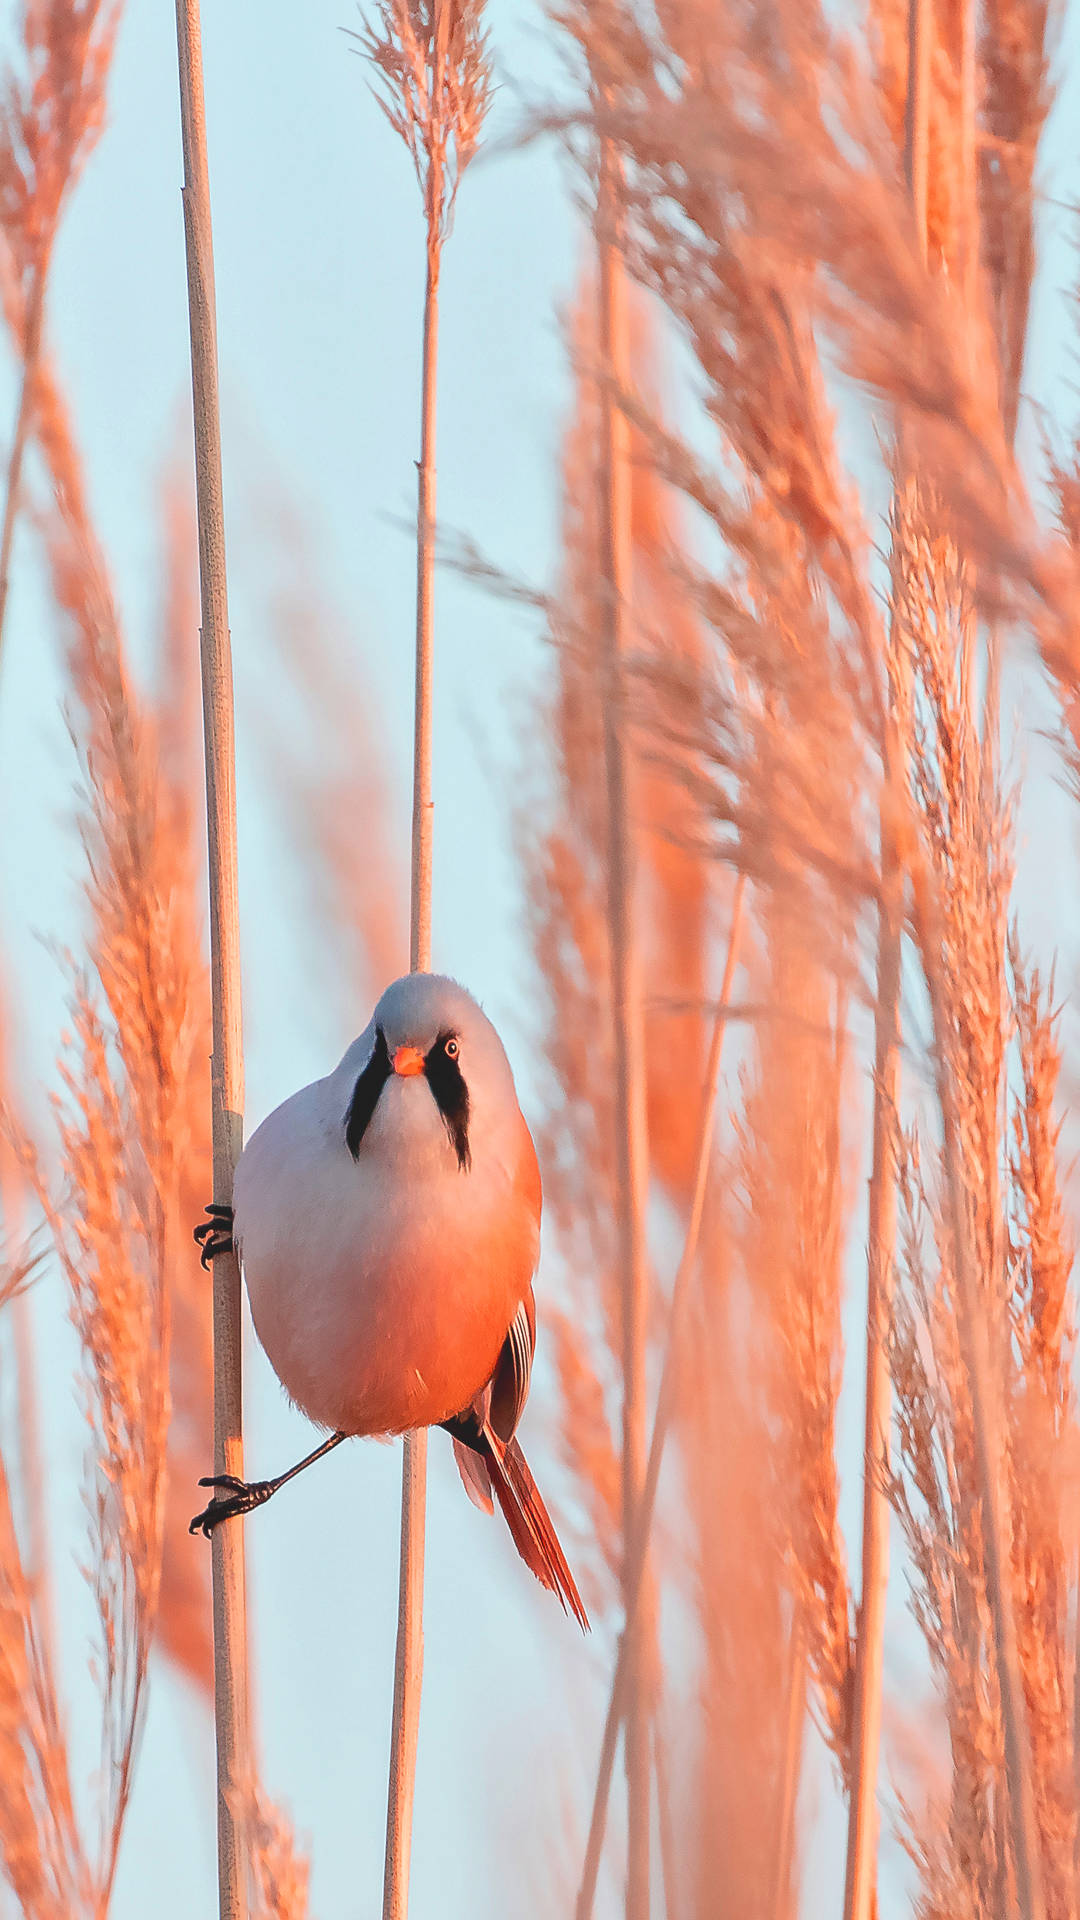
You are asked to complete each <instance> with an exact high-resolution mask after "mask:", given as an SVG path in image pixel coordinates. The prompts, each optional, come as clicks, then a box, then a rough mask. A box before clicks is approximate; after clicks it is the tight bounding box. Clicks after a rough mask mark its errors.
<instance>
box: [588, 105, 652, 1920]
mask: <svg viewBox="0 0 1080 1920" xmlns="http://www.w3.org/2000/svg"><path fill="white" fill-rule="evenodd" d="M619 182H620V175H619V168H618V163H617V161H616V158H615V155H614V152H613V150H612V148H611V146H610V143H609V142H606V141H604V142H602V143H601V154H600V180H599V190H598V196H597V244H598V251H599V264H600V308H599V322H600V356H601V365H602V370H603V384H602V389H601V395H600V443H599V444H600V463H599V465H600V472H599V480H600V574H601V579H602V581H603V587H604V601H603V635H604V670H605V683H606V684H605V690H604V693H605V697H604V769H605V777H606V784H607V838H608V849H607V851H608V859H607V873H608V918H609V924H610V930H611V937H610V957H611V1008H612V1018H613V1021H614V1055H615V1113H614V1118H615V1190H616V1207H617V1213H618V1237H619V1278H620V1292H621V1296H622V1371H623V1416H622V1524H623V1570H622V1590H623V1608H624V1615H625V1622H626V1624H625V1626H624V1629H623V1636H624V1641H623V1643H624V1646H625V1647H626V1656H625V1658H626V1667H627V1691H628V1703H627V1708H626V1784H627V1846H628V1861H627V1881H626V1913H627V1920H647V1916H648V1912H649V1895H650V1877H649V1840H650V1824H651V1822H650V1782H651V1776H652V1769H651V1765H650V1759H649V1697H648V1693H649V1670H648V1666H649V1663H648V1650H647V1646H646V1644H645V1625H644V1623H643V1622H642V1621H641V1620H639V1618H638V1614H637V1605H636V1595H635V1600H634V1605H633V1606H631V1592H632V1589H633V1585H634V1560H635V1550H634V1543H635V1540H636V1539H638V1538H640V1540H641V1543H642V1552H643V1555H644V1553H645V1551H646V1550H647V1540H648V1535H647V1532H645V1531H642V1530H641V1528H640V1526H639V1510H640V1506H641V1499H642V1489H643V1485H644V1477H645V1441H646V1432H647V1427H646V1421H647V1408H646V1378H645V1363H646V1355H647V1351H648V1304H649V1256H648V1241H647V1224H646V1209H647V1205H648V1193H649V1133H648V1114H647V1108H646V1092H645V1020H644V1011H643V1004H642V991H641V965H640V955H639V951H638V942H637V934H636V929H635V925H634V897H635V889H634V868H635V860H634V833H633V827H632V824H631V819H630V793H629V787H630V755H629V748H628V744H627V737H626V735H627V719H626V687H625V670H624V654H625V651H626V641H627V636H626V616H627V608H628V606H629V597H630V573H631V547H630V542H631V524H630V474H629V461H628V451H629V444H628V443H629V425H628V422H627V420H626V417H625V415H624V413H623V412H622V409H621V407H620V406H619V403H618V398H617V395H618V393H619V391H625V389H626V387H627V384H628V381H627V374H628V368H627V333H626V289H625V273H624V268H623V264H622V260H621V258H620V254H619V245H618V222H619ZM642 1572H643V1570H642Z"/></svg>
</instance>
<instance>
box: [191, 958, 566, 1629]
mask: <svg viewBox="0 0 1080 1920" xmlns="http://www.w3.org/2000/svg"><path fill="white" fill-rule="evenodd" d="M541 1205H542V1189H541V1181H540V1169H539V1164H538V1161H537V1157H536V1149H535V1147H534V1145H533V1140H532V1135H531V1134H530V1132H529V1128H528V1125H527V1123H526V1121H525V1117H524V1115H523V1114H522V1111H521V1108H520V1106H519V1105H518V1098H517V1092H516V1089H515V1085H514V1076H513V1072H512V1070H511V1067H510V1062H509V1060H508V1058H507V1055H506V1052H505V1049H504V1047H503V1044H502V1041H501V1040H500V1038H499V1036H498V1033H497V1032H496V1030H495V1028H494V1026H493V1025H492V1023H491V1021H490V1020H489V1019H488V1018H487V1015H486V1014H485V1013H484V1012H483V1009H482V1008H481V1007H480V1005H479V1003H478V1002H477V1001H476V1000H475V999H474V998H473V996H472V995H471V994H470V993H468V992H467V991H466V989H465V988H464V987H462V986H460V985H459V984H458V983H457V982H456V981H454V980H451V979H449V978H447V977H446V976H445V975H442V974H434V973H409V974H405V975H404V976H403V977H402V978H401V979H399V980H395V981H393V982H392V983H391V985H390V986H388V987H387V988H386V990H385V992H384V993H383V994H382V996H381V998H380V999H379V1001H378V1004H377V1005H376V1007H375V1011H374V1013H373V1015H372V1017H371V1020H370V1021H369V1023H368V1025H367V1026H366V1027H365V1029H364V1031H363V1033H362V1034H361V1035H360V1037H359V1039H357V1040H354V1041H353V1042H352V1044H351V1046H349V1047H348V1048H347V1049H346V1051H345V1053H344V1054H343V1056H342V1058H341V1060H340V1061H339V1063H338V1065H337V1066H336V1067H335V1068H334V1070H333V1072H332V1073H330V1074H328V1075H326V1077H325V1078H323V1079H321V1080H316V1081H314V1082H312V1084H311V1085H310V1086H306V1087H303V1088H301V1090H300V1091H299V1092H298V1093H294V1094H293V1095H292V1096H291V1098H289V1099H287V1100H285V1101H284V1102H283V1104H282V1105H281V1106H279V1107H277V1108H275V1110H274V1111H273V1112H272V1113H271V1114H269V1115H268V1117H267V1118H266V1119H265V1120H264V1121H263V1122H262V1125H261V1126H260V1127H258V1128H257V1129H256V1131H255V1132H254V1133H253V1134H252V1136H251V1139H250V1140H249V1141H248V1143H247V1145H246V1147H245V1148H244V1151H243V1153H242V1154H241V1156H240V1159H239V1162H238V1164H237V1168H236V1175H235V1180H234V1185H233V1198H232V1204H231V1206H222V1205H220V1204H218V1205H213V1206H210V1207H207V1208H206V1212H207V1214H208V1215H209V1219H208V1220H206V1221H204V1222H203V1223H202V1224H201V1225H200V1226H198V1227H197V1228H196V1229H195V1238H196V1240H197V1241H198V1242H199V1244H200V1246H201V1248H202V1259H203V1263H204V1265H208V1264H209V1262H210V1261H212V1260H213V1259H215V1258H217V1257H218V1256H219V1255H220V1254H222V1253H224V1252H228V1251H235V1252H236V1254H237V1256H238V1257H239V1259H240V1262H241V1266H242V1268H243V1273H244V1279H245V1282H246V1285H247V1292H248V1299H249V1301H250V1305H251V1314H252V1320H253V1322H254V1325H255V1331H256V1334H257V1335H258V1338H259V1341H260V1343H261V1345H262V1347H263V1349H264V1350H265V1352H266V1355H267V1357H268V1359H269V1361H270V1363H271V1365H272V1366H273V1368H274V1371H275V1372H276V1374H277V1376H278V1378H279V1380H280V1381H281V1383H282V1385H283V1387H284V1388H285V1391H286V1393H287V1395H288V1396H289V1398H290V1399H291V1400H292V1401H293V1402H294V1404H295V1405H296V1406H297V1407H299V1408H300V1409H301V1411H302V1412H303V1413H305V1414H306V1415H307V1416H308V1418H309V1419H310V1420H311V1421H312V1422H313V1423H314V1424H315V1425H316V1426H318V1427H321V1428H324V1429H327V1430H329V1433H330V1437H329V1438H328V1439H327V1440H325V1441H324V1442H323V1443H322V1445H321V1446H319V1447H316V1448H315V1449H314V1451H313V1452H312V1453H310V1454H307V1455H306V1456H305V1457H304V1459H303V1460H300V1461H298V1462H297V1464H296V1465H295V1466H294V1467H291V1468H290V1469H289V1470H288V1471H287V1472H286V1473H283V1474H279V1475H278V1476H277V1478H276V1479H273V1480H261V1481H251V1482H248V1481H242V1480H239V1479H237V1478H236V1477H235V1476H233V1475H230V1474H219V1475H215V1476H211V1477H208V1478H205V1479H203V1480H201V1481H200V1483H199V1484H200V1486H204V1487H210V1488H212V1489H213V1490H214V1491H213V1497H212V1499H211V1501H210V1504H209V1505H208V1506H207V1507H206V1509H205V1510H204V1512H202V1513H199V1514H196V1516H195V1518H194V1519H193V1520H192V1522H191V1526H190V1531H191V1532H192V1533H195V1532H199V1531H201V1532H202V1533H204V1534H205V1535H206V1536H207V1538H209V1537H210V1535H211V1534H212V1532H213V1530H214V1528H215V1527H216V1526H218V1525H220V1524H221V1523H222V1522H223V1521H225V1520H228V1519H230V1518H233V1517H235V1516H237V1515H239V1514H242V1513H248V1512H250V1511H252V1509H254V1508H255V1507H258V1506H261V1505H263V1504H264V1502H265V1501H266V1500H268V1499H270V1497H271V1496H272V1495H273V1494H274V1493H276V1492H277V1491H278V1489H279V1487H281V1486H284V1485H285V1483H286V1481H288V1480H291V1479H293V1478H294V1477H295V1475H296V1474H298V1473H300V1472H302V1471H303V1469H304V1468H305V1467H308V1466H310V1465H312V1464H313V1463H314V1462H315V1461H316V1460H318V1459H320V1458H321V1457H322V1456H323V1455H324V1454H325V1453H328V1452H329V1451H330V1449H331V1448H332V1447H335V1446H337V1445H339V1444H340V1443H341V1442H342V1441H343V1440H345V1439H348V1438H350V1437H352V1436H354V1435H378V1436H382V1437H387V1436H390V1435H394V1434H399V1433H405V1432H408V1431H409V1430H410V1429H413V1428H417V1427H442V1428H445V1430H446V1431H447V1432H448V1433H449V1435H450V1437H451V1440H452V1442H453V1449H454V1455H455V1458H456V1460H457V1465H458V1469H459V1471H460V1474H461V1478H462V1481H463V1483H464V1486H465V1491H466V1492H467V1494H468V1495H469V1498H470V1499H471V1500H472V1501H473V1503H474V1504H475V1505H477V1506H479V1507H481V1508H482V1509H483V1510H484V1511H486V1512H487V1513H492V1512H493V1511H494V1501H495V1500H497V1501H498V1504H499V1507H500V1509H501V1511H502V1513H503V1515H504V1516H505V1519H506V1522H507V1525H508V1526H509V1529H510V1533H511V1536H512V1538H513V1541H514V1545H515V1546H516V1548H517V1550H518V1553H519V1554H520V1556H521V1558H522V1559H523V1560H524V1562H525V1564H526V1566H528V1567H529V1568H530V1569H531V1570H532V1572H533V1573H534V1574H535V1575H536V1577H537V1579H538V1580H539V1581H540V1582H541V1584H542V1585H543V1586H545V1587H547V1588H548V1589H550V1590H551V1591H552V1592H553V1593H555V1594H556V1595H557V1596H558V1598H559V1600H560V1601H561V1602H562V1605H563V1608H564V1610H566V1611H568V1612H569V1613H571V1614H573V1616H574V1617H575V1618H576V1619H577V1621H578V1622H579V1623H580V1625H581V1626H582V1628H583V1629H585V1630H587V1629H588V1624H589V1622H588V1616H587V1614H586V1611H585V1607H584V1605H583V1604H582V1600H581V1596H580V1594H579V1593H578V1590H577V1586H576V1585H575V1582H574V1578H573V1575H572V1574H571V1572H570V1568H569V1566H568V1564H567V1561H566V1557H565V1555H564V1553H563V1550H562V1547H561V1546H560V1544H559V1539H558V1536H557V1534H556V1532H555V1528H554V1526H553V1524H552V1521H551V1518H550V1516H549V1514H548V1510H547V1508H546V1506H545V1504H544V1501H543V1499H542V1498H541V1495H540V1493H539V1490H538V1488H537V1486H536V1482H535V1481H534V1479H533V1477H532V1474H531V1473H530V1471H529V1468H528V1466H527V1465H526V1462H525V1456H524V1454H523V1453H522V1450H521V1446H520V1444H519V1442H518V1439H517V1429H518V1424H519V1422H520V1420H521V1416H522V1413H523V1412H524V1408H525V1403H526V1400H527V1398H528V1393H529V1382H530V1376H531V1372H532V1362H533V1354H534V1351H535V1346H536V1309H535V1302H534V1296H533V1281H534V1278H535V1275H536V1269H537V1265H538V1260H539V1252H540V1213H541ZM493 1496H494V1499H493Z"/></svg>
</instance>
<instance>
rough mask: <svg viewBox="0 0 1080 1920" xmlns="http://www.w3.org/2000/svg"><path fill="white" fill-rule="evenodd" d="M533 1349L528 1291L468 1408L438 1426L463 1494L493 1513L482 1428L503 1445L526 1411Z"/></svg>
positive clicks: (532, 1317)
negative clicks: (445, 1438)
mask: <svg viewBox="0 0 1080 1920" xmlns="http://www.w3.org/2000/svg"><path fill="white" fill-rule="evenodd" d="M535 1347H536V1308H535V1306H534V1304H533V1294H532V1288H531V1287H530V1288H529V1291H528V1293H527V1294H526V1295H525V1298H524V1300H523V1301H522V1302H521V1304H520V1306H519V1307H518V1310H517V1312H516V1313H515V1315H514V1318H513V1320H512V1321H511V1322H510V1331H509V1332H508V1334H507V1336H506V1339H505V1340H504V1341H503V1344H502V1350H501V1352H500V1354H499V1357H498V1359H497V1360H496V1362H495V1371H494V1373H493V1374H492V1376H491V1379H490V1380H489V1381H488V1383H487V1385H486V1387H485V1388H484V1390H483V1392H482V1393H479V1394H477V1396H476V1399H475V1400H474V1401H473V1404H472V1406H471V1407H466V1408H465V1409H464V1410H463V1411H462V1412H461V1413H459V1414H458V1415H457V1417H456V1419H453V1420H445V1421H444V1422H443V1425H444V1426H445V1428H446V1431H447V1432H448V1433H449V1434H450V1435H451V1437H452V1439H453V1442H454V1458H455V1460H456V1461H457V1464H458V1472H459V1473H460V1475H461V1478H462V1480H463V1482H464V1484H465V1491H466V1493H467V1494H468V1496H469V1499H470V1500H471V1501H472V1503H473V1505H474V1506H475V1507H480V1508H482V1510H483V1511H484V1512H485V1513H490V1512H491V1511H492V1504H491V1478H490V1475H489V1473H488V1469H487V1462H486V1459H485V1454H486V1451H487V1449H486V1447H485V1443H484V1438H483V1435H484V1429H485V1427H490V1428H491V1430H492V1432H493V1433H495V1434H496V1435H497V1436H498V1438H499V1440H500V1442H501V1443H502V1444H503V1445H504V1446H506V1445H508V1444H509V1442H510V1441H511V1440H512V1439H513V1437H514V1434H515V1432H516V1431H517V1426H518V1422H519V1420H520V1419H521V1416H522V1414H523V1413H524V1411H525V1402H526V1400H527V1399H528V1397H529V1381H530V1379H531V1377H532V1360H533V1352H534V1350H535Z"/></svg>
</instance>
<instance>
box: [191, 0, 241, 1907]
mask: <svg viewBox="0 0 1080 1920" xmlns="http://www.w3.org/2000/svg"><path fill="white" fill-rule="evenodd" d="M176 35H177V52H178V57H179V68H180V122H181V130H182V134H183V150H184V234H185V240H186V252H187V280H188V315H189V320H190V327H191V387H192V401H193V409H194V417H195V479H196V492H197V499H198V522H199V582H200V591H201V606H202V630H201V655H202V689H203V731H204V743H205V753H206V819H207V838H208V850H209V883H210V980H211V992H212V998H213V1038H214V1051H213V1059H212V1067H211V1102H212V1116H213V1150H214V1200H215V1202H216V1203H217V1204H220V1205H229V1204H231V1201H232V1189H233V1175H234V1173H235V1171H236V1162H237V1160H238V1158H239V1156H240V1149H241V1146H242V1144H243V1127H244V1122H243V1108H244V1067H243V1051H242V1032H241V1016H240V925H239V910H238V894H237V875H236V769H235V748H234V741H233V690H232V651H231V646H230V640H229V609H228V597H227V593H226V583H225V517H224V506H223V500H222V484H221V423H220V414H219V407H218V366H217V318H216V311H215V302H214V252H213V236H212V230H211V224H210V180H209V172H208V168H207V159H206V114H205V106H204V100H203V77H202V36H201V27H200V20H199V5H198V0H176ZM213 1272H214V1471H215V1473H219V1474H220V1473H231V1474H235V1475H236V1476H237V1478H238V1479H243V1474H244V1449H243V1418H242V1394H241V1388H242V1381H241V1321H240V1267H239V1262H238V1261H237V1259H236V1257H235V1255H229V1256H228V1257H226V1256H223V1255H219V1257H218V1258H217V1259H216V1260H215V1261H214V1263H213ZM212 1566H213V1597H214V1717H215V1725H216V1729H217V1786H218V1901H219V1912H220V1916H221V1920H244V1916H245V1915H246V1913H247V1879H246V1871H247V1863H246V1859H245V1850H244V1845H243V1835H242V1833H241V1831H240V1828H239V1825H238V1820H237V1814H236V1810H235V1809H236V1806H237V1804H238V1796H239V1794H240V1793H241V1791H242V1790H243V1789H244V1788H245V1787H246V1785H247V1783H248V1781H249V1778H250V1755H249V1750H248V1747H249V1722H248V1712H249V1709H248V1665H247V1606H246V1594H245V1578H244V1529H243V1528H242V1527H236V1526H233V1527H215V1529H214V1533H213V1542H212Z"/></svg>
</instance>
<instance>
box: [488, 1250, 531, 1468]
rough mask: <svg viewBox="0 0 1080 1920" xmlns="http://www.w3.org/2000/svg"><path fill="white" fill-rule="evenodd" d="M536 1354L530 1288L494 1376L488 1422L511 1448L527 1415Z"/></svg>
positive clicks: (492, 1378)
mask: <svg viewBox="0 0 1080 1920" xmlns="http://www.w3.org/2000/svg"><path fill="white" fill-rule="evenodd" d="M535 1350H536V1307H535V1304H534V1302H533V1291H532V1288H531V1287H530V1288H529V1291H528V1293H527V1294H526V1295H525V1298H524V1300H523V1301H522V1302H521V1304H520V1306H519V1307H518V1310H517V1312H516V1313H515V1315H514V1317H513V1319H512V1320H511V1322H510V1331H509V1333H508V1334H507V1336H506V1339H505V1340H504V1342H503V1347H502V1352H501V1353H500V1355H499V1358H498V1360H497V1361H496V1362H495V1371H494V1373H493V1374H492V1376H491V1399H490V1403H489V1407H488V1419H489V1421H490V1423H491V1426H492V1428H493V1429H494V1431H495V1432H496V1433H497V1434H498V1436H499V1438H500V1440H502V1441H503V1442H504V1444H507V1445H508V1444H509V1442H510V1441H511V1440H512V1439H513V1437H514V1435H515V1433H516V1432H517V1428H518V1422H519V1421H520V1419H521V1416H522V1414H523V1413H524V1411H525V1402H526V1400H527V1399H528V1397H529V1382H530V1380H531V1378H532V1363H533V1354H534V1352H535Z"/></svg>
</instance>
